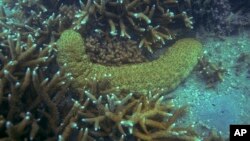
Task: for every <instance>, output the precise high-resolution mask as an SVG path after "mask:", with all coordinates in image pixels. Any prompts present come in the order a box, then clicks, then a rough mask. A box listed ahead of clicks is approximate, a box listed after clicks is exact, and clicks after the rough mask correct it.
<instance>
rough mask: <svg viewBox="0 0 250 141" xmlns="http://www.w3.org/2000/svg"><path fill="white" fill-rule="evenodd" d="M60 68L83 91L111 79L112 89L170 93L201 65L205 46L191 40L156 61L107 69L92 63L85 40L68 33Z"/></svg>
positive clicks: (63, 37)
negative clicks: (90, 84)
mask: <svg viewBox="0 0 250 141" xmlns="http://www.w3.org/2000/svg"><path fill="white" fill-rule="evenodd" d="M57 45H58V54H57V59H58V62H59V64H64V63H66V64H67V71H68V72H71V73H72V75H73V77H74V78H75V83H74V86H76V87H78V88H81V87H83V86H85V85H86V83H87V82H88V80H89V79H90V78H93V77H95V78H96V79H98V80H101V79H103V78H105V77H107V75H109V76H110V80H111V84H112V86H113V87H119V88H121V89H129V90H132V91H137V92H143V93H145V92H148V91H149V90H152V91H153V90H156V89H164V90H165V91H171V90H173V89H174V88H176V87H177V86H178V85H179V84H180V82H181V81H182V80H184V79H185V78H186V77H187V76H188V75H189V74H190V72H191V71H192V70H193V68H194V66H195V65H196V64H197V62H198V58H199V57H200V56H201V54H202V45H201V43H200V42H199V41H197V40H195V39H191V38H187V39H181V40H179V41H177V42H176V43H175V44H174V45H173V46H172V47H169V49H167V51H166V52H165V53H164V54H163V55H162V56H161V57H160V58H159V59H157V60H154V61H151V62H145V63H141V64H129V65H122V66H104V65H100V64H94V63H92V62H91V61H90V60H89V58H88V56H87V55H86V53H85V48H84V40H83V38H82V37H81V35H80V34H79V33H77V32H75V31H74V30H66V31H64V32H63V33H62V34H61V37H60V39H59V40H58V41H57Z"/></svg>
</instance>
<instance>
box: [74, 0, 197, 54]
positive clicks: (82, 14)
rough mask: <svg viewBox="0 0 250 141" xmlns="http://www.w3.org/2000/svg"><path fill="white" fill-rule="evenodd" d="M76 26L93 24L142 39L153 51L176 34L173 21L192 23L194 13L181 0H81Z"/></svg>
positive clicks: (95, 27)
mask: <svg viewBox="0 0 250 141" xmlns="http://www.w3.org/2000/svg"><path fill="white" fill-rule="evenodd" d="M80 6H81V9H79V11H78V12H77V13H76V15H75V21H74V22H73V26H74V29H81V28H83V27H85V26H86V27H87V29H88V28H90V29H91V30H92V31H95V32H97V33H100V34H102V33H109V34H110V35H111V36H120V37H123V38H128V39H132V40H137V41H138V46H139V47H145V48H147V49H148V50H149V51H150V52H152V47H153V48H155V47H156V46H157V47H161V46H162V45H164V44H165V42H166V41H168V40H173V39H174V38H175V36H176V35H175V32H174V28H173V27H171V26H173V25H175V26H177V24H178V22H180V23H182V24H183V25H185V26H186V27H188V28H193V27H192V21H191V19H192V18H191V17H188V16H187V13H186V12H184V11H183V12H181V11H179V9H178V1H177V0H166V1H161V0H143V1H141V0H120V1H116V0H95V1H91V0H87V1H84V2H83V1H80Z"/></svg>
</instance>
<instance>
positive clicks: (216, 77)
mask: <svg viewBox="0 0 250 141" xmlns="http://www.w3.org/2000/svg"><path fill="white" fill-rule="evenodd" d="M196 70H197V71H198V74H199V76H200V77H201V78H202V80H204V81H205V82H206V85H207V88H212V87H215V86H216V84H218V83H219V82H222V81H223V76H224V74H225V73H226V69H224V68H223V67H222V66H221V64H215V63H212V62H211V61H209V60H208V59H207V58H206V57H202V58H201V59H199V62H198V65H197V67H196Z"/></svg>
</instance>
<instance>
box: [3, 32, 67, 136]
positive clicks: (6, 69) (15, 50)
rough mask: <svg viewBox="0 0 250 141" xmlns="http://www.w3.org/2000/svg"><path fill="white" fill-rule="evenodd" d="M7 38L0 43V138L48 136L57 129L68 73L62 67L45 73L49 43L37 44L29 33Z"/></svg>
mask: <svg viewBox="0 0 250 141" xmlns="http://www.w3.org/2000/svg"><path fill="white" fill-rule="evenodd" d="M7 38H8V39H7V41H6V42H5V41H3V43H2V44H1V45H0V63H1V66H0V117H1V120H0V121H1V124H0V138H1V139H5V140H28V139H29V140H33V139H35V138H36V139H39V140H44V139H46V138H50V137H52V136H53V135H55V134H56V133H57V132H58V131H57V126H59V123H60V122H59V121H60V120H59V119H60V118H59V111H58V104H59V103H61V100H62V98H63V97H64V95H65V94H66V90H67V87H68V85H69V83H66V81H69V80H70V79H71V76H70V74H66V73H64V71H63V70H61V71H58V72H57V73H55V74H54V75H52V76H51V75H48V73H52V72H50V71H51V69H50V68H48V67H47V66H50V64H51V62H52V60H53V58H54V55H53V45H49V46H47V47H41V48H38V47H37V45H36V44H35V43H34V42H33V37H32V36H31V35H29V37H28V40H27V41H26V42H22V41H21V36H20V34H17V35H16V36H14V35H13V36H11V35H9V36H8V37H7ZM44 122H45V123H46V122H47V123H49V126H48V125H47V124H44Z"/></svg>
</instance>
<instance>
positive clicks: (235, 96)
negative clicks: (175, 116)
mask: <svg viewBox="0 0 250 141" xmlns="http://www.w3.org/2000/svg"><path fill="white" fill-rule="evenodd" d="M200 38H201V41H202V42H203V45H204V51H205V52H206V55H207V56H208V58H209V60H210V61H211V62H213V63H218V62H222V66H223V68H225V69H226V70H227V72H226V73H225V75H224V77H223V78H224V81H223V82H220V83H219V84H217V85H216V86H215V87H214V88H206V83H205V82H204V80H202V79H200V78H199V77H198V75H197V74H196V72H193V73H192V74H191V75H190V77H188V78H187V79H186V80H185V81H184V82H183V83H182V84H181V85H180V86H179V87H178V88H177V89H176V90H175V91H173V92H171V93H170V94H171V95H173V96H174V97H175V98H174V102H175V104H176V105H180V106H181V105H185V104H188V105H189V110H188V113H187V115H186V116H185V117H184V118H183V119H181V120H180V121H179V124H181V125H183V124H187V125H188V124H190V123H192V124H193V125H194V127H195V129H197V132H198V133H200V134H201V135H204V136H206V134H208V131H210V130H211V129H214V130H215V131H217V132H219V133H220V134H221V135H222V137H224V138H228V137H229V125H230V124H250V120H249V119H250V106H249V103H250V30H246V29H245V30H243V31H242V32H240V34H238V35H233V36H229V37H224V39H223V40H221V39H218V38H215V37H200ZM243 54H246V55H248V57H246V58H244V59H245V60H243V61H242V60H241V61H240V62H239V57H240V56H241V57H242V55H243ZM235 66H238V67H235Z"/></svg>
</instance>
